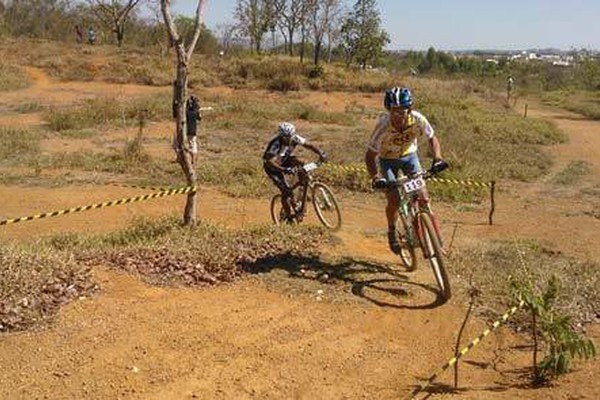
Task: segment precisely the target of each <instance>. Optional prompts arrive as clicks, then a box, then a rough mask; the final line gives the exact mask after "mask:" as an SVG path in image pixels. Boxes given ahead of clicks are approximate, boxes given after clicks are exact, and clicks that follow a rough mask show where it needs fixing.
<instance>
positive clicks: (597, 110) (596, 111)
mask: <svg viewBox="0 0 600 400" xmlns="http://www.w3.org/2000/svg"><path fill="white" fill-rule="evenodd" d="M542 101H543V102H544V103H545V104H548V105H551V106H554V107H561V108H564V109H566V110H569V111H573V112H575V113H578V114H581V115H583V116H585V117H587V118H590V119H594V120H599V119H600V93H599V92H598V91H597V90H596V91H583V90H579V91H576V90H560V91H554V92H549V93H544V95H543V96H542Z"/></svg>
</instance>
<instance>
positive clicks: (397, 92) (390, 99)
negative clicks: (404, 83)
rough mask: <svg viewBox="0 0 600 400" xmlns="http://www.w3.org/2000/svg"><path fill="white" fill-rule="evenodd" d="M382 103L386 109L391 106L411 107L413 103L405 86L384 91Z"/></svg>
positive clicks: (410, 94)
mask: <svg viewBox="0 0 600 400" xmlns="http://www.w3.org/2000/svg"><path fill="white" fill-rule="evenodd" d="M383 105H384V107H385V108H386V109H387V110H389V109H390V108H392V107H400V108H404V109H406V108H411V107H412V105H413V97H412V93H411V92H410V90H409V89H408V88H406V87H402V88H401V87H395V88H391V89H389V90H387V91H386V92H385V95H384V97H383Z"/></svg>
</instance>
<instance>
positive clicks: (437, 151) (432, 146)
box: [427, 136, 442, 160]
mask: <svg viewBox="0 0 600 400" xmlns="http://www.w3.org/2000/svg"><path fill="white" fill-rule="evenodd" d="M427 141H428V143H429V150H430V152H431V154H432V156H433V159H434V160H441V159H442V148H441V146H440V141H439V140H438V138H437V136H432V137H431V138H430V139H428V140H427Z"/></svg>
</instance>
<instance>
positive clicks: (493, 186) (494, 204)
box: [488, 181, 496, 225]
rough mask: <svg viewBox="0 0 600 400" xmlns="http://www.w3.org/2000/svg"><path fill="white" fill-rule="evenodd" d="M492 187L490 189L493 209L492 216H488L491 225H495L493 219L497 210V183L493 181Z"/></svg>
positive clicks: (491, 210)
mask: <svg viewBox="0 0 600 400" xmlns="http://www.w3.org/2000/svg"><path fill="white" fill-rule="evenodd" d="M491 184H492V186H491V187H490V202H491V208H490V214H489V216H488V221H489V224H490V225H493V223H494V221H493V219H492V217H493V216H494V211H495V210H496V199H495V198H494V197H495V192H496V181H492V182H491Z"/></svg>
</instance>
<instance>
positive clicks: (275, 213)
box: [271, 194, 286, 225]
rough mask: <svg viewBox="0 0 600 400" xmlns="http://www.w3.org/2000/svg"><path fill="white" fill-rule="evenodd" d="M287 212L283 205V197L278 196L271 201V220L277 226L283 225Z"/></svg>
mask: <svg viewBox="0 0 600 400" xmlns="http://www.w3.org/2000/svg"><path fill="white" fill-rule="evenodd" d="M285 217H286V215H285V211H284V210H283V206H282V205H281V195H280V194H276V195H275V196H273V198H272V199H271V219H272V220H273V223H274V224H275V225H279V224H281V221H285Z"/></svg>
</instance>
